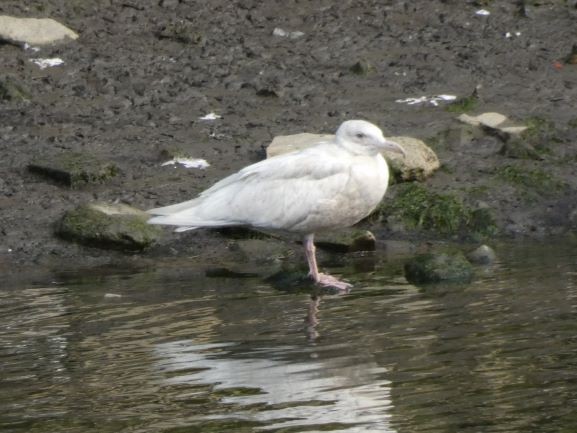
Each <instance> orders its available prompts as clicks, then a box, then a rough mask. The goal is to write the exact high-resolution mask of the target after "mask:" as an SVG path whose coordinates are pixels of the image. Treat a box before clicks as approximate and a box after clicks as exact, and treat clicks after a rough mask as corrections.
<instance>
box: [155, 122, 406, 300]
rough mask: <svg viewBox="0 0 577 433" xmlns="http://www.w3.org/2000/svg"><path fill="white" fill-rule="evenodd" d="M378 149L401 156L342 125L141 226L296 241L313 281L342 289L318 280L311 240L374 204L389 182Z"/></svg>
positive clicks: (374, 131) (374, 132)
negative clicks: (260, 232) (268, 233)
mask: <svg viewBox="0 0 577 433" xmlns="http://www.w3.org/2000/svg"><path fill="white" fill-rule="evenodd" d="M381 149H388V150H392V151H396V152H400V153H403V154H404V150H403V149H402V147H401V146H399V145H398V144H397V143H395V142H392V141H389V140H386V139H385V138H384V137H383V133H382V132H381V130H380V129H379V128H378V127H377V126H375V125H373V124H371V123H369V122H366V121H363V120H349V121H346V122H344V123H343V124H342V125H341V126H340V127H339V129H338V130H337V133H336V136H335V139H334V141H330V142H323V143H319V144H317V145H315V146H313V147H310V148H307V149H305V150H301V151H297V152H291V153H287V154H283V155H278V156H275V157H273V158H270V159H267V160H264V161H261V162H258V163H256V164H253V165H250V166H248V167H245V168H243V169H242V170H240V171H239V172H238V173H235V174H232V175H230V176H228V177H226V178H224V179H223V180H221V181H220V182H217V183H216V184H215V185H213V186H212V187H211V188H209V189H207V190H205V191H204V192H202V193H201V194H200V195H199V196H198V197H197V198H195V199H192V200H189V201H185V202H182V203H178V204H174V205H171V206H166V207H161V208H156V209H151V210H149V211H148V212H149V213H150V214H152V215H155V216H154V217H153V218H151V219H150V220H149V221H148V222H149V223H150V224H165V225H173V226H177V227H178V228H177V229H176V230H177V231H184V230H191V229H195V228H199V227H227V226H249V227H254V228H260V229H267V230H278V231H284V232H291V233H298V234H301V235H303V236H304V243H305V251H306V253H307V260H308V263H309V268H310V276H311V277H312V278H313V280H314V281H315V282H316V283H318V284H321V285H325V286H334V287H337V288H341V289H346V288H348V287H349V286H350V285H349V284H347V283H344V282H342V281H339V280H337V279H336V278H334V277H331V276H329V275H325V274H321V273H319V272H318V268H317V266H316V260H315V251H314V244H313V236H314V233H316V232H319V231H323V230H333V229H337V228H342V227H348V226H351V225H353V224H355V223H356V222H358V221H360V220H361V219H363V218H364V217H366V216H367V215H369V214H370V213H371V212H372V211H373V210H374V208H375V207H376V206H377V205H378V204H379V202H380V201H381V199H382V198H383V196H384V195H385V192H386V190H387V186H388V181H389V170H388V167H387V163H386V162H385V160H384V158H383V157H382V156H381V154H380V153H379V151H380V150H381Z"/></svg>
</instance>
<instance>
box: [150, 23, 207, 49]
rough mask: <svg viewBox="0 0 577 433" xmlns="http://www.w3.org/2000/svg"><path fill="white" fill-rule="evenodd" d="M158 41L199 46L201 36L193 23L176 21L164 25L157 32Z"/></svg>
mask: <svg viewBox="0 0 577 433" xmlns="http://www.w3.org/2000/svg"><path fill="white" fill-rule="evenodd" d="M157 36H158V38H159V39H171V40H173V41H177V42H180V43H183V44H200V43H201V42H202V39H203V37H202V34H201V33H199V32H198V31H197V30H196V27H195V26H194V25H193V23H191V22H189V21H184V20H178V21H174V22H171V23H169V24H167V25H165V26H164V27H163V28H162V29H161V30H160V31H159V32H157Z"/></svg>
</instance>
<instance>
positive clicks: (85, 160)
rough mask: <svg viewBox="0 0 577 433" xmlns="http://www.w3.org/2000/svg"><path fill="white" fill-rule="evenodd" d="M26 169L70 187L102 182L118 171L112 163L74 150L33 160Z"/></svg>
mask: <svg viewBox="0 0 577 433" xmlns="http://www.w3.org/2000/svg"><path fill="white" fill-rule="evenodd" d="M28 170H29V171H31V172H32V173H36V174H40V175H42V176H44V177H47V178H50V179H52V180H54V181H56V182H58V183H62V184H64V185H66V186H69V187H71V188H80V187H82V186H85V185H89V184H100V183H104V182H106V181H107V180H109V179H111V178H113V177H114V176H116V175H117V174H118V173H119V169H118V167H117V166H116V165H115V164H113V163H110V162H105V161H100V160H99V159H97V158H95V157H94V156H92V155H88V154H85V153H76V152H66V153H62V154H60V155H58V156H57V157H54V158H52V159H51V160H48V161H35V162H33V163H31V164H29V165H28Z"/></svg>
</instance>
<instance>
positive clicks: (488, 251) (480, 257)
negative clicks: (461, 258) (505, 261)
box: [467, 245, 497, 265]
mask: <svg viewBox="0 0 577 433" xmlns="http://www.w3.org/2000/svg"><path fill="white" fill-rule="evenodd" d="M467 259H469V261H470V262H471V263H474V264H476V265H490V264H492V263H494V262H495V260H496V259H497V254H495V250H493V248H491V247H490V246H488V245H481V246H480V247H478V248H476V249H474V250H473V251H471V252H470V253H468V254H467Z"/></svg>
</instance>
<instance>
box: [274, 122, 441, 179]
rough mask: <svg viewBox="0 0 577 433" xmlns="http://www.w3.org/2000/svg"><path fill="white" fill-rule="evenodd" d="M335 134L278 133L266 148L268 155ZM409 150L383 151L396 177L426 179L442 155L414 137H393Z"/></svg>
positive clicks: (302, 146)
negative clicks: (400, 151)
mask: <svg viewBox="0 0 577 433" xmlns="http://www.w3.org/2000/svg"><path fill="white" fill-rule="evenodd" d="M334 137H335V136H334V135H332V134H310V133H307V132H303V133H301V134H293V135H279V136H277V137H275V138H273V140H272V142H271V144H269V146H268V147H267V149H266V156H267V158H271V157H273V156H276V155H281V154H283V153H287V152H293V151H295V150H302V149H306V148H307V147H310V146H313V145H315V144H318V143H320V142H321V141H329V140H332V139H333V138H334ZM390 139H391V140H393V141H396V142H397V143H399V144H400V145H401V146H403V147H404V148H405V150H406V151H407V157H406V158H403V157H402V156H401V155H399V154H396V153H393V152H383V156H385V157H386V158H387V161H389V163H390V167H391V171H392V173H393V175H394V176H395V178H397V179H398V180H401V181H411V180H424V179H426V178H427V177H429V176H431V175H432V174H433V173H434V172H435V170H437V169H438V168H439V167H440V163H439V158H438V157H437V155H436V154H435V152H433V150H432V149H431V148H430V147H429V146H427V145H426V144H425V143H424V142H423V141H421V140H418V139H416V138H412V137H390Z"/></svg>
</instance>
